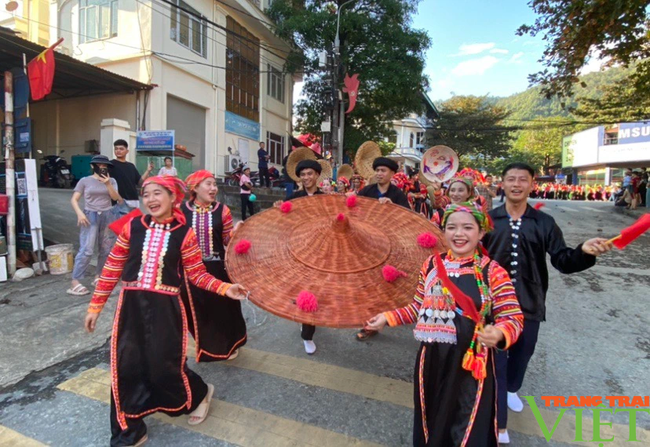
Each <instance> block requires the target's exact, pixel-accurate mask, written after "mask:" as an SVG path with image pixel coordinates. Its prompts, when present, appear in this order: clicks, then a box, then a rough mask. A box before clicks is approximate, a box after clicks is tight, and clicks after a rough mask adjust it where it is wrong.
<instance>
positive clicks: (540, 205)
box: [533, 202, 546, 211]
mask: <svg viewBox="0 0 650 447" xmlns="http://www.w3.org/2000/svg"><path fill="white" fill-rule="evenodd" d="M545 206H546V204H545V203H542V202H537V203H536V204H535V205H533V208H535V209H536V210H537V211H539V210H541V209H542V208H544V207H545Z"/></svg>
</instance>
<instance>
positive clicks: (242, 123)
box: [226, 112, 260, 141]
mask: <svg viewBox="0 0 650 447" xmlns="http://www.w3.org/2000/svg"><path fill="white" fill-rule="evenodd" d="M226 132H229V133H234V134H235V135H240V136H242V137H246V138H249V139H251V140H255V141H257V140H259V138H260V123H256V122H255V121H251V120H249V119H246V118H243V117H241V116H239V115H236V114H234V113H232V112H226Z"/></svg>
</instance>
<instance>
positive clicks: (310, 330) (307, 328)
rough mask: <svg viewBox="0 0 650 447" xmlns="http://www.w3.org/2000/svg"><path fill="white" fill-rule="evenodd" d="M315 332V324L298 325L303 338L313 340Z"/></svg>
mask: <svg viewBox="0 0 650 447" xmlns="http://www.w3.org/2000/svg"><path fill="white" fill-rule="evenodd" d="M315 332H316V326H311V325H309V324H303V325H301V327H300V336H301V337H302V339H303V340H313V339H314V333H315Z"/></svg>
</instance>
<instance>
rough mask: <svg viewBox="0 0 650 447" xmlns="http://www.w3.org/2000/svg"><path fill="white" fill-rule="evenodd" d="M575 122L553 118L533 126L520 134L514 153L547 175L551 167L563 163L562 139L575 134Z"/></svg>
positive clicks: (540, 172)
mask: <svg viewBox="0 0 650 447" xmlns="http://www.w3.org/2000/svg"><path fill="white" fill-rule="evenodd" d="M572 123H573V120H567V119H566V118H562V117H552V118H548V119H547V120H545V121H544V122H543V123H540V124H533V125H530V126H528V127H527V128H524V129H523V130H522V131H521V132H519V136H518V138H517V140H516V141H515V143H514V145H513V153H512V154H510V155H515V156H517V157H518V158H520V160H518V161H525V162H526V163H528V164H529V165H531V166H532V167H533V168H535V170H536V171H537V172H538V173H539V174H545V173H546V169H548V167H549V166H553V165H555V164H558V163H561V162H562V139H563V138H564V137H565V136H567V135H570V134H572V133H574V131H575V130H574V129H575V128H574V127H573V125H572Z"/></svg>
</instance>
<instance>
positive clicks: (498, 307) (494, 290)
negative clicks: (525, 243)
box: [488, 261, 524, 349]
mask: <svg viewBox="0 0 650 447" xmlns="http://www.w3.org/2000/svg"><path fill="white" fill-rule="evenodd" d="M488 275H489V276H490V294H491V295H492V314H493V316H494V321H495V326H496V328H497V329H499V330H500V331H501V332H503V335H504V336H505V342H504V343H503V345H504V346H499V348H501V349H508V348H509V347H510V346H512V344H513V343H514V342H516V341H517V339H518V338H519V335H521V331H522V330H523V328H524V314H522V313H521V308H520V307H519V301H518V300H517V295H515V288H514V286H513V285H512V281H511V280H510V276H509V275H508V272H506V271H505V269H504V268H503V267H501V266H500V265H499V264H497V263H496V262H494V261H492V262H491V264H490V269H489V273H488Z"/></svg>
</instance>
